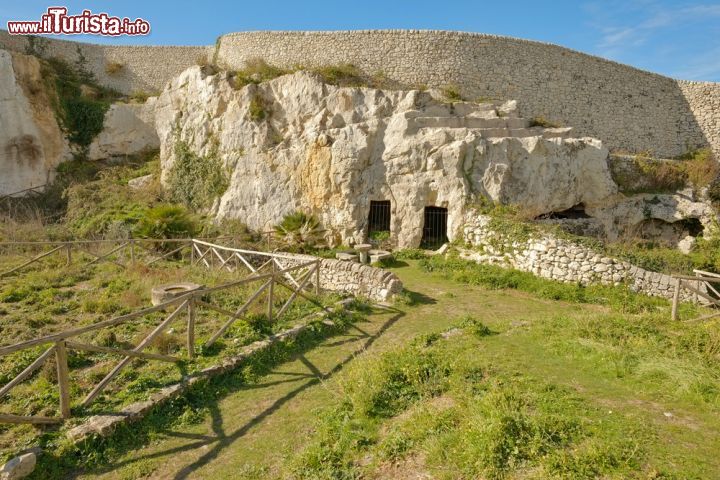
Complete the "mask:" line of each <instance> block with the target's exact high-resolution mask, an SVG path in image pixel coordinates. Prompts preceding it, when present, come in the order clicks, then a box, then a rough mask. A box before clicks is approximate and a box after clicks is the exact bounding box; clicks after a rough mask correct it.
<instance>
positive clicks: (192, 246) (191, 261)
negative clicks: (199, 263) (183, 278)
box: [190, 240, 195, 267]
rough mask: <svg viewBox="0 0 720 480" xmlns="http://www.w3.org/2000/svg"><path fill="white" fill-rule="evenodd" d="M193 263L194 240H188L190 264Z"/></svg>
mask: <svg viewBox="0 0 720 480" xmlns="http://www.w3.org/2000/svg"><path fill="white" fill-rule="evenodd" d="M194 264H195V242H194V241H193V240H190V266H191V267H192V266H193V265H194Z"/></svg>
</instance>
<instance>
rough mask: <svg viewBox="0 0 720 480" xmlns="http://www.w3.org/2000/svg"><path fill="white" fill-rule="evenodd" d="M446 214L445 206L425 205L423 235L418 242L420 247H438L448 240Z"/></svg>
mask: <svg viewBox="0 0 720 480" xmlns="http://www.w3.org/2000/svg"><path fill="white" fill-rule="evenodd" d="M447 215H448V211H447V208H443V207H425V219H424V223H423V236H422V241H421V242H420V246H421V247H422V248H430V249H433V248H438V247H440V246H441V245H443V244H444V243H446V242H447V241H448V238H447Z"/></svg>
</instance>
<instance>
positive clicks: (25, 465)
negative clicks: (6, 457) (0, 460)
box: [0, 452, 37, 480]
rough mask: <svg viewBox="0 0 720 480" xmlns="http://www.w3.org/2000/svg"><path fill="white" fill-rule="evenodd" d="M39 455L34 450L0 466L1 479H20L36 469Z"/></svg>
mask: <svg viewBox="0 0 720 480" xmlns="http://www.w3.org/2000/svg"><path fill="white" fill-rule="evenodd" d="M36 463H37V456H36V454H35V453H34V452H28V453H24V454H22V455H20V456H18V457H15V458H13V459H11V460H10V461H8V462H7V463H6V464H5V465H3V466H2V467H0V480H20V479H21V478H25V477H27V476H28V475H30V474H31V473H32V472H33V470H35V464H36Z"/></svg>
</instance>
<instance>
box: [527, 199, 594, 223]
mask: <svg viewBox="0 0 720 480" xmlns="http://www.w3.org/2000/svg"><path fill="white" fill-rule="evenodd" d="M581 218H590V215H588V214H587V213H585V204H583V203H578V204H577V205H573V206H572V207H570V208H568V209H567V210H560V211H558V212H548V213H543V214H542V215H538V216H537V217H535V220H578V219H581Z"/></svg>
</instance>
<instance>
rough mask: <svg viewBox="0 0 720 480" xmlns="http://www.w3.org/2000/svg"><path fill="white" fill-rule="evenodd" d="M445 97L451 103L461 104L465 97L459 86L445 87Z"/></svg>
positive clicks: (443, 90)
mask: <svg viewBox="0 0 720 480" xmlns="http://www.w3.org/2000/svg"><path fill="white" fill-rule="evenodd" d="M441 91H442V94H443V96H444V97H445V98H446V99H447V100H449V101H451V102H460V101H462V100H463V96H462V94H461V93H460V87H458V86H457V85H445V86H444V87H443V88H442V89H441Z"/></svg>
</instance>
